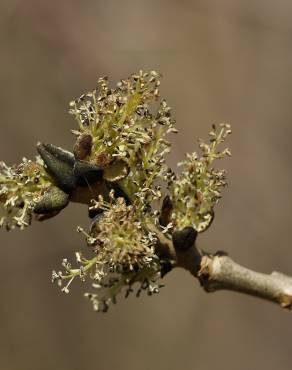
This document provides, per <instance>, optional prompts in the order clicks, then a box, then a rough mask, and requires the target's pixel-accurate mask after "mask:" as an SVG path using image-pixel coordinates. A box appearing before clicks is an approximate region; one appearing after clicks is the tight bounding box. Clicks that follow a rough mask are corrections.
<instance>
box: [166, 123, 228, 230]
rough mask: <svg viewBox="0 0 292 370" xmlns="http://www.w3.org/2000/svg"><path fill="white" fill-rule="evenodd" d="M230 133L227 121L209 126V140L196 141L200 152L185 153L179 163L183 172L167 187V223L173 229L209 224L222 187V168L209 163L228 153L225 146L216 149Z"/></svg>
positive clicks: (200, 228)
mask: <svg viewBox="0 0 292 370" xmlns="http://www.w3.org/2000/svg"><path fill="white" fill-rule="evenodd" d="M230 133H231V130H230V125H228V124H221V125H220V129H219V130H216V126H215V125H213V127H212V131H211V132H210V133H209V135H210V141H209V143H204V142H203V141H200V144H199V147H200V149H201V152H202V155H201V156H198V154H197V153H192V154H187V156H186V159H185V160H184V161H183V162H181V163H179V165H181V166H182V167H183V171H182V173H181V174H180V175H179V176H177V178H176V179H175V180H174V181H173V182H172V183H171V185H170V189H169V191H170V198H171V202H172V207H173V212H172V215H171V222H172V225H173V226H174V227H175V228H178V229H182V228H184V227H186V226H193V227H194V228H195V229H196V230H197V231H198V232H202V231H205V230H206V229H207V228H208V227H209V226H210V223H211V222H212V219H213V216H214V206H215V205H216V204H217V202H218V200H219V199H220V198H221V188H222V187H224V186H226V179H225V171H224V170H215V169H214V168H213V167H212V166H213V162H214V160H216V159H220V158H223V157H225V156H229V155H231V153H230V151H229V149H228V148H226V149H224V150H221V151H220V150H219V149H218V146H219V145H220V144H222V143H223V142H224V141H225V139H226V137H227V136H228V135H229V134H230Z"/></svg>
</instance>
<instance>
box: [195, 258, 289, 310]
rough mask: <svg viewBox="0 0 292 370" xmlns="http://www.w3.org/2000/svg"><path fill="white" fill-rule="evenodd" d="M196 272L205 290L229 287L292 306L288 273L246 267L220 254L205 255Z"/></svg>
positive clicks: (211, 290)
mask: <svg viewBox="0 0 292 370" xmlns="http://www.w3.org/2000/svg"><path fill="white" fill-rule="evenodd" d="M196 276H197V277H198V279H199V280H200V283H201V285H202V286H203V288H204V289H205V291H206V292H215V291H217V290H232V291H236V292H240V293H245V294H249V295H252V296H255V297H259V298H263V299H266V300H268V301H272V302H275V303H277V304H279V305H280V306H281V307H282V308H286V309H289V310H292V277H289V276H287V275H284V274H282V273H280V272H276V271H274V272H272V273H271V274H270V275H269V274H263V273H260V272H256V271H253V270H250V269H248V268H246V267H243V266H241V265H239V264H237V263H236V262H234V261H233V260H232V259H231V258H230V257H228V256H226V255H222V254H215V255H205V256H203V257H202V259H201V264H200V269H199V270H198V272H197V274H196Z"/></svg>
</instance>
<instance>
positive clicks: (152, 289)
mask: <svg viewBox="0 0 292 370" xmlns="http://www.w3.org/2000/svg"><path fill="white" fill-rule="evenodd" d="M91 209H93V210H94V209H97V210H99V211H103V213H102V214H100V216H99V217H98V218H97V220H95V222H94V223H93V224H92V226H91V230H90V234H87V233H86V232H85V231H84V230H83V229H81V228H78V231H79V232H81V233H83V234H84V235H85V238H86V242H87V245H88V247H89V248H90V249H91V251H92V252H93V254H94V257H93V258H92V259H90V260H87V259H85V258H84V257H83V256H82V254H81V253H77V254H76V257H77V262H78V263H79V265H80V267H79V268H77V269H72V267H71V265H70V264H69V263H68V262H67V260H65V261H63V266H64V267H65V273H62V272H59V273H57V272H56V271H54V272H53V281H58V283H59V285H60V286H62V285H63V283H64V280H65V281H66V280H68V283H67V284H66V285H65V286H64V287H62V290H63V291H64V292H67V293H68V292H69V285H70V284H71V282H72V281H73V280H74V278H75V277H79V278H81V280H85V278H86V277H87V276H88V275H90V277H91V279H92V280H93V287H94V288H96V289H97V290H96V293H86V294H85V296H86V297H88V298H89V299H90V300H91V301H92V303H93V307H94V310H96V311H102V312H105V311H106V310H107V309H108V307H109V305H110V303H116V300H117V295H118V294H119V293H121V291H122V290H124V292H125V295H126V296H128V295H129V293H130V292H132V291H133V285H134V284H135V283H137V284H138V289H137V290H136V295H140V293H141V291H142V290H146V291H147V293H148V294H150V295H151V294H153V293H157V292H158V289H159V287H160V285H159V283H158V281H159V278H160V270H161V268H160V261H159V258H158V257H157V255H156V254H155V243H156V238H155V234H152V233H151V232H149V231H147V230H146V229H145V227H144V226H143V223H142V222H141V220H140V219H139V217H137V212H136V211H137V209H136V207H135V206H133V205H126V202H125V200H124V199H123V198H117V199H115V198H114V193H113V192H111V193H110V202H109V203H108V202H105V201H104V200H103V198H102V197H101V196H100V197H99V200H97V201H93V206H92V207H91Z"/></svg>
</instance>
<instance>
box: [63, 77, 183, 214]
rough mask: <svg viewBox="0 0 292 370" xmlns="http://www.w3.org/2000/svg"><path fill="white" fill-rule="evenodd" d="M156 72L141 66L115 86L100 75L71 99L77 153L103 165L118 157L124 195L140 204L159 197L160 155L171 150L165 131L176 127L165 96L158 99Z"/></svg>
mask: <svg viewBox="0 0 292 370" xmlns="http://www.w3.org/2000/svg"><path fill="white" fill-rule="evenodd" d="M159 77H160V75H159V74H158V73H157V72H155V71H151V72H150V73H145V72H143V71H140V72H139V73H138V74H133V75H131V76H130V77H129V78H128V79H125V80H121V81H120V82H119V83H118V84H117V86H116V88H115V89H111V88H110V87H109V84H108V80H107V78H101V79H100V80H99V81H98V87H97V89H95V90H93V91H92V92H89V93H87V94H83V95H82V96H81V97H80V98H78V99H77V100H75V101H73V102H71V103H70V113H71V114H73V115H74V116H75V118H76V120H77V122H78V125H79V129H78V130H73V131H72V132H73V133H74V134H75V135H77V141H76V145H75V153H76V156H77V157H78V158H80V159H82V160H86V161H88V162H89V163H91V164H94V165H97V166H100V167H102V168H107V167H110V165H113V163H115V162H117V161H123V162H124V163H125V165H126V166H127V168H128V171H124V172H123V173H124V176H120V178H123V180H121V181H120V183H119V185H120V187H122V188H123V190H124V191H125V193H126V194H127V195H128V196H129V198H131V199H133V197H134V194H135V195H138V196H139V197H140V199H141V202H140V203H141V207H142V208H143V207H144V208H147V206H148V205H149V204H150V203H151V202H152V201H153V200H155V199H158V198H160V197H161V193H160V188H159V186H158V185H157V183H156V182H157V180H158V179H161V178H166V177H167V176H168V172H167V170H168V168H167V166H166V165H165V155H166V154H167V153H168V152H169V151H170V148H169V147H170V143H169V142H168V141H167V140H166V139H165V136H166V135H167V134H168V133H170V132H177V130H176V129H175V127H174V123H175V121H174V120H173V119H172V118H171V114H170V108H169V106H168V105H167V103H166V102H165V100H162V101H161V102H159V103H158V98H159V85H160V80H159ZM151 108H153V109H152V110H154V112H152V111H151ZM117 178H118V177H117Z"/></svg>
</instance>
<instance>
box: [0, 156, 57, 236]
mask: <svg viewBox="0 0 292 370" xmlns="http://www.w3.org/2000/svg"><path fill="white" fill-rule="evenodd" d="M51 186H52V179H51V178H50V176H49V175H48V174H47V172H46V171H45V169H44V167H43V164H42V162H41V160H40V159H39V158H37V160H36V161H35V162H33V161H31V160H28V159H26V158H23V161H22V163H20V164H19V165H17V166H13V167H9V166H7V165H6V164H5V163H4V162H0V227H5V228H6V229H7V230H11V229H14V228H15V227H19V228H20V229H23V228H24V227H25V226H28V225H29V224H30V223H31V219H32V215H33V209H34V206H35V204H36V203H37V201H38V200H39V199H40V197H41V196H42V195H43V194H44V193H45V192H46V191H47V190H48V189H49V188H50V187H51Z"/></svg>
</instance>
